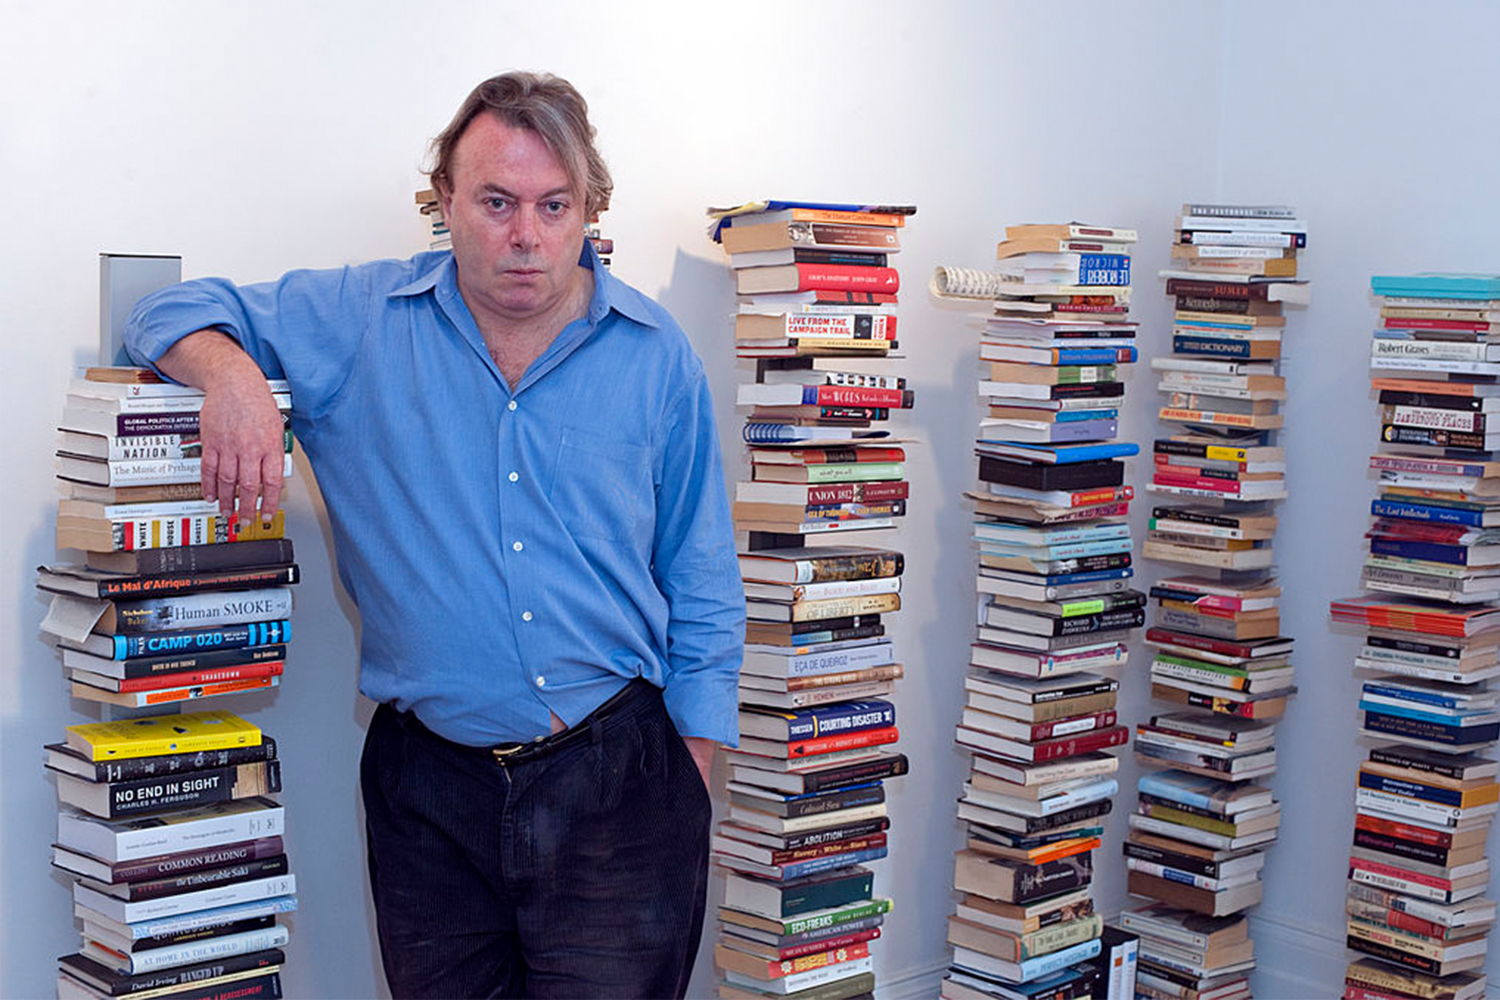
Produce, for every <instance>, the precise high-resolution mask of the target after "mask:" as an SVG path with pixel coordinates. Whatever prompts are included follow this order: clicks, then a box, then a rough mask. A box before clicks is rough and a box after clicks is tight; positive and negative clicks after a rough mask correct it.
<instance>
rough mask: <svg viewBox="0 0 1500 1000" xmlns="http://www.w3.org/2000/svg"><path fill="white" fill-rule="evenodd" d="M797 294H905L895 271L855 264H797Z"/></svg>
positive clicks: (892, 268) (890, 268) (899, 277)
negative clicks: (827, 292)
mask: <svg viewBox="0 0 1500 1000" xmlns="http://www.w3.org/2000/svg"><path fill="white" fill-rule="evenodd" d="M792 266H793V267H795V268H796V269H797V291H799V292H812V291H819V290H828V291H834V292H843V291H852V292H885V293H887V294H893V293H895V292H898V291H900V290H901V276H900V274H899V273H897V271H896V269H895V268H894V267H859V266H856V265H853V264H794V265H792Z"/></svg>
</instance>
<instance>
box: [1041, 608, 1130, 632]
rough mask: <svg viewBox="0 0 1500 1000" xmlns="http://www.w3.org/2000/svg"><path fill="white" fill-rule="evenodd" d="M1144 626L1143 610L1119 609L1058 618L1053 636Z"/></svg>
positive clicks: (1054, 625) (1053, 629)
mask: <svg viewBox="0 0 1500 1000" xmlns="http://www.w3.org/2000/svg"><path fill="white" fill-rule="evenodd" d="M1144 624H1146V612H1145V609H1144V608H1139V607H1136V608H1120V609H1117V610H1114V611H1100V612H1098V613H1096V614H1092V615H1075V616H1073V617H1071V618H1058V619H1057V620H1056V622H1055V623H1054V624H1053V628H1052V634H1053V635H1079V634H1081V633H1084V632H1107V631H1109V630H1111V629H1120V628H1139V627H1140V626H1142V625H1144Z"/></svg>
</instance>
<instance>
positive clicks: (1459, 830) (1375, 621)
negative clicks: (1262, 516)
mask: <svg viewBox="0 0 1500 1000" xmlns="http://www.w3.org/2000/svg"><path fill="white" fill-rule="evenodd" d="M1371 287H1372V288H1373V290H1374V292H1375V295H1376V297H1377V298H1378V299H1379V302H1380V314H1379V318H1378V319H1377V321H1376V330H1375V336H1374V338H1373V339H1372V344H1371V361H1370V364H1371V382H1372V383H1373V387H1374V389H1375V391H1376V393H1377V394H1378V402H1379V406H1380V430H1379V432H1378V435H1377V434H1375V433H1373V428H1372V434H1371V437H1372V438H1376V439H1377V440H1378V441H1379V442H1380V444H1379V449H1380V450H1379V452H1378V453H1377V454H1375V455H1373V456H1372V457H1371V459H1370V466H1371V467H1372V468H1373V469H1374V470H1376V472H1377V474H1378V477H1379V491H1380V492H1379V496H1378V497H1377V498H1376V499H1375V500H1374V501H1373V502H1372V503H1371V507H1370V512H1371V514H1372V515H1373V516H1374V520H1373V523H1372V524H1371V527H1370V530H1369V532H1368V533H1367V535H1366V537H1367V538H1368V539H1369V555H1368V556H1367V558H1366V559H1365V565H1364V569H1363V571H1362V573H1361V578H1360V585H1361V587H1362V588H1363V589H1364V590H1365V591H1366V592H1367V593H1365V594H1364V595H1362V596H1360V597H1355V598H1350V599H1348V600H1342V601H1335V602H1333V604H1332V605H1331V606H1330V611H1331V613H1332V616H1333V619H1334V621H1335V622H1340V623H1346V624H1351V625H1354V626H1356V627H1358V628H1359V629H1360V631H1361V636H1362V640H1363V645H1362V647H1361V649H1360V650H1359V654H1358V656H1357V657H1356V659H1355V661H1354V666H1355V670H1356V674H1357V676H1358V677H1359V678H1360V681H1361V688H1360V701H1359V709H1360V719H1361V726H1362V728H1361V730H1360V733H1359V735H1360V736H1362V737H1365V741H1364V742H1366V743H1368V744H1369V746H1370V749H1369V750H1368V753H1367V756H1366V759H1365V761H1364V763H1363V764H1361V765H1360V769H1359V774H1358V776H1357V778H1356V781H1355V819H1354V836H1353V844H1352V846H1351V847H1350V851H1349V882H1348V890H1347V891H1348V897H1347V901H1346V907H1345V909H1346V913H1347V924H1346V933H1347V939H1346V940H1347V944H1348V946H1349V948H1350V949H1352V950H1354V951H1357V952H1360V953H1362V957H1361V958H1359V959H1358V960H1356V961H1354V962H1352V963H1351V964H1350V965H1349V967H1348V970H1347V972H1346V978H1345V996H1346V997H1351V998H1352V997H1359V998H1367V997H1380V998H1389V997H1407V996H1423V997H1429V996H1445V997H1469V996H1480V995H1483V993H1484V989H1485V976H1484V974H1483V972H1482V969H1483V967H1484V963H1485V958H1486V956H1487V954H1488V947H1489V933H1490V930H1491V929H1492V928H1493V926H1494V923H1495V904H1494V903H1493V902H1492V901H1491V900H1490V899H1488V898H1487V890H1488V888H1489V882H1490V863H1489V859H1488V852H1487V848H1486V843H1487V841H1488V838H1489V831H1490V826H1491V822H1492V820H1493V818H1494V815H1495V812H1496V809H1497V802H1500V784H1497V782H1496V776H1497V765H1496V763H1495V761H1494V759H1493V757H1492V755H1491V749H1492V748H1493V747H1494V745H1495V742H1496V739H1497V737H1500V710H1497V707H1500V692H1497V691H1495V690H1494V689H1493V688H1492V685H1491V681H1492V680H1493V678H1494V677H1495V676H1496V675H1497V674H1500V603H1497V601H1500V434H1496V433H1495V430H1494V428H1493V427H1489V426H1488V425H1487V421H1493V420H1494V419H1496V418H1495V417H1493V416H1492V414H1494V413H1497V412H1500V277H1492V276H1479V275H1443V274H1416V275H1399V276H1379V277H1375V278H1373V279H1371Z"/></svg>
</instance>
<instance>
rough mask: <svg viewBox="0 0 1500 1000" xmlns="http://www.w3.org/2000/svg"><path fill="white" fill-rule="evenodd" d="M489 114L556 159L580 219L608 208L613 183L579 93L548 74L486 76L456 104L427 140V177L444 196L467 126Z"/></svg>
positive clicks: (451, 183) (566, 83)
mask: <svg viewBox="0 0 1500 1000" xmlns="http://www.w3.org/2000/svg"><path fill="white" fill-rule="evenodd" d="M482 112H489V113H490V114H493V115H494V116H495V117H497V118H499V119H500V120H501V121H503V122H504V123H505V124H507V125H509V126H511V127H512V128H524V129H530V130H531V131H532V132H535V133H536V134H537V137H538V138H540V139H541V140H542V142H543V143H544V144H545V145H546V147H547V148H548V149H549V150H550V151H551V152H552V155H553V156H555V157H557V159H558V162H559V163H561V164H562V167H563V170H564V171H566V172H567V175H568V181H569V183H570V184H571V185H572V187H573V189H574V190H575V191H577V192H579V193H581V194H582V195H583V205H584V215H585V218H586V219H589V220H592V219H594V218H595V217H596V216H597V215H598V214H599V213H600V212H603V211H604V210H605V209H607V208H609V196H610V193H611V192H612V191H613V190H614V186H615V184H614V180H613V179H611V177H610V176H609V167H607V166H605V164H604V157H602V156H600V155H599V151H598V150H597V149H595V148H594V128H593V126H591V125H590V124H589V106H588V102H587V101H585V100H584V99H583V95H582V94H580V93H579V92H578V91H577V90H575V89H574V87H573V85H572V84H571V83H569V82H568V81H567V80H564V79H562V78H561V77H556V76H553V75H552V74H550V73H526V72H520V71H517V72H513V73H502V74H500V75H499V76H493V77H490V78H489V79H488V80H486V81H484V82H483V83H481V84H480V85H479V86H477V87H475V88H474V89H473V90H472V91H471V92H470V93H469V96H468V97H466V98H464V102H463V104H462V105H460V106H459V109H458V113H457V114H455V115H454V116H453V120H452V121H450V122H449V123H448V127H447V128H445V129H443V131H442V132H441V133H439V134H438V137H437V138H436V139H433V140H432V147H431V150H430V153H429V155H430V157H431V160H432V168H431V169H430V170H428V172H427V176H428V178H429V180H431V182H432V186H433V187H434V188H436V189H437V190H438V191H440V192H443V193H444V194H452V193H453V174H452V171H453V150H454V148H455V147H456V146H457V145H458V140H459V138H460V137H461V136H462V135H463V134H464V131H465V130H466V129H468V127H469V124H470V123H471V122H473V121H474V119H475V118H476V117H478V116H479V115H480V114H481V113H482Z"/></svg>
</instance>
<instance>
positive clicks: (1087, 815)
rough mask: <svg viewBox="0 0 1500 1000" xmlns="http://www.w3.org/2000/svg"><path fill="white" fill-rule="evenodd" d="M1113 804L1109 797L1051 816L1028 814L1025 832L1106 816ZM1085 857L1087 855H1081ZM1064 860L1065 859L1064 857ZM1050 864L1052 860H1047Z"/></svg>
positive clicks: (1041, 831)
mask: <svg viewBox="0 0 1500 1000" xmlns="http://www.w3.org/2000/svg"><path fill="white" fill-rule="evenodd" d="M1114 807H1115V804H1114V802H1113V801H1111V800H1110V799H1101V800H1099V801H1098V802H1089V803H1086V804H1084V805H1081V806H1074V807H1073V808H1072V809H1064V810H1063V811H1062V812H1056V813H1053V814H1052V815H1051V816H1028V817H1026V833H1027V834H1036V833H1043V832H1045V831H1047V830H1051V829H1054V828H1056V827H1059V826H1067V825H1068V824H1069V823H1076V822H1078V821H1079V820H1081V819H1094V818H1096V817H1099V816H1108V815H1109V813H1110V810H1112V809H1113V808H1114ZM1083 856H1084V857H1087V856H1088V855H1087V854H1085V855H1083ZM1064 860H1066V859H1064ZM1048 863H1049V864H1052V863H1053V862H1048Z"/></svg>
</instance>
